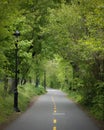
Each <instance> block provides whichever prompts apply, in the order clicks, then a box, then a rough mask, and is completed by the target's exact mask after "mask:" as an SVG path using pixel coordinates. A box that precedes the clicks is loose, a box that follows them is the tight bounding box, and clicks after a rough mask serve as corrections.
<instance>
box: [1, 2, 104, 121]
mask: <svg viewBox="0 0 104 130" xmlns="http://www.w3.org/2000/svg"><path fill="white" fill-rule="evenodd" d="M15 30H19V31H20V34H21V35H20V37H19V42H18V48H19V50H18V69H19V71H18V72H19V73H18V78H19V83H21V84H25V83H26V82H30V83H34V84H35V85H34V86H36V87H38V86H39V84H41V85H44V87H46V83H47V86H50V87H53V88H63V89H66V90H67V92H73V91H74V93H76V94H79V95H80V96H81V98H80V102H82V103H83V104H84V105H86V106H87V107H89V109H91V110H92V112H93V113H94V114H95V116H96V117H97V118H100V119H104V117H103V114H104V110H103V107H104V92H103V89H104V1H103V0H86V1H85V0H50V1H48V0H28V1H26V0H22V1H19V0H11V1H9V0H2V1H0V82H3V83H4V93H5V94H4V95H5V96H6V94H7V93H11V92H13V88H14V84H13V81H14V75H15V71H14V70H15V42H16V40H15V37H14V36H13V33H14V31H15ZM4 95H3V96H4Z"/></svg>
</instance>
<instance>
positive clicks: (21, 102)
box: [0, 84, 45, 124]
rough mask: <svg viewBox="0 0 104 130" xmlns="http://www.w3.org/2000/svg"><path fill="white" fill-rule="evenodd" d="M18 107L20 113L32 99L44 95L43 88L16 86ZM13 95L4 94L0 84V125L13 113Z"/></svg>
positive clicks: (28, 85) (27, 85)
mask: <svg viewBox="0 0 104 130" xmlns="http://www.w3.org/2000/svg"><path fill="white" fill-rule="evenodd" d="M18 93H19V95H18V106H19V109H20V110H21V112H23V111H25V110H26V109H27V107H28V104H29V102H30V100H31V99H32V97H34V96H37V95H41V94H43V93H45V91H44V88H43V87H42V86H39V87H38V88H35V87H34V85H32V84H26V85H22V86H20V85H19V86H18ZM13 102H14V95H13V94H6V95H5V94H4V89H3V85H2V84H0V124H1V123H3V122H5V121H7V120H8V119H9V117H10V116H11V115H12V114H13V113H15V112H14V108H13Z"/></svg>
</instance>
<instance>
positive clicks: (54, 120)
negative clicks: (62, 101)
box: [51, 97, 57, 130]
mask: <svg viewBox="0 0 104 130" xmlns="http://www.w3.org/2000/svg"><path fill="white" fill-rule="evenodd" d="M51 99H52V103H53V106H54V108H53V111H54V113H56V103H55V100H54V97H51ZM56 123H57V120H56V119H53V124H54V125H55V124H56ZM53 130H56V126H53Z"/></svg>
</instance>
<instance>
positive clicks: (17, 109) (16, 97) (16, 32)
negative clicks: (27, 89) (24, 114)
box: [13, 31, 20, 112]
mask: <svg viewBox="0 0 104 130" xmlns="http://www.w3.org/2000/svg"><path fill="white" fill-rule="evenodd" d="M13 35H14V36H15V37H16V43H15V86H14V110H15V111H16V112H20V110H19V108H18V89H17V85H18V37H19V36H20V32H19V31H15V33H14V34H13Z"/></svg>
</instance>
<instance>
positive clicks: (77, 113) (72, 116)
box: [6, 89, 100, 130]
mask: <svg viewBox="0 0 104 130" xmlns="http://www.w3.org/2000/svg"><path fill="white" fill-rule="evenodd" d="M6 130H100V129H99V128H97V126H96V125H95V124H94V122H93V121H92V120H91V119H90V118H89V117H88V116H87V115H86V114H85V113H84V112H83V111H82V110H81V109H80V108H79V107H78V106H77V105H76V104H74V103H73V102H72V101H70V100H69V99H67V98H66V95H65V94H64V93H63V92H61V91H59V90H54V89H49V90H48V93H47V94H45V95H42V96H40V97H39V99H38V100H37V101H36V102H35V103H34V104H33V106H32V107H31V108H30V109H29V110H27V111H26V112H25V113H24V114H23V115H22V116H21V117H19V118H18V119H17V120H16V121H14V122H13V123H12V124H11V125H10V126H9V127H8V128H7V129H6Z"/></svg>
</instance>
